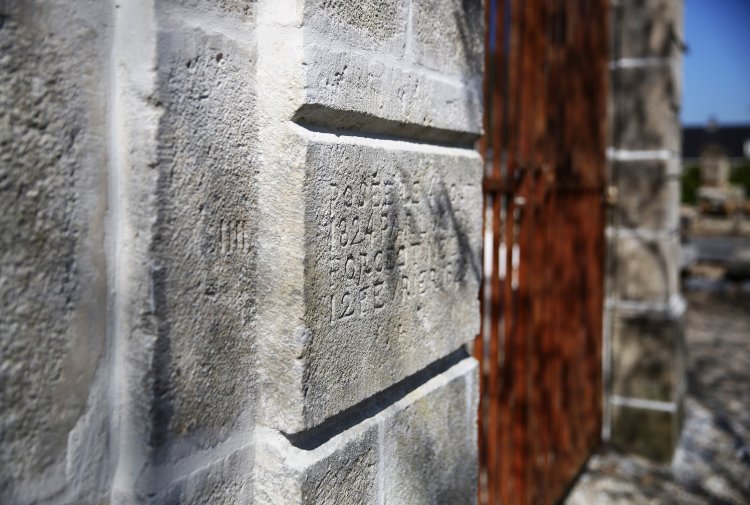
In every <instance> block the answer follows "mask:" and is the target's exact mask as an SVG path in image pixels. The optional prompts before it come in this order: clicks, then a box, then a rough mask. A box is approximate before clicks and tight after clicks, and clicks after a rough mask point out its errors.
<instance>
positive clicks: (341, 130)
mask: <svg viewBox="0 0 750 505" xmlns="http://www.w3.org/2000/svg"><path fill="white" fill-rule="evenodd" d="M292 121H294V122H295V123H297V124H298V125H300V126H302V127H304V128H306V129H308V130H311V131H315V132H321V133H333V134H338V135H353V136H364V137H369V138H375V139H383V140H396V141H402V142H412V143H421V144H430V145H437V146H443V147H458V148H463V149H474V142H475V141H476V140H477V139H478V138H479V137H480V135H479V133H470V132H462V131H456V130H446V129H442V128H434V127H432V126H425V125H420V124H417V123H404V122H401V121H396V120H393V119H386V118H382V117H378V116H374V115H372V114H367V113H364V112H359V111H353V110H341V109H334V108H331V107H328V106H326V105H321V104H315V103H308V104H304V105H302V106H301V107H300V108H299V109H297V112H295V114H294V117H293V118H292Z"/></svg>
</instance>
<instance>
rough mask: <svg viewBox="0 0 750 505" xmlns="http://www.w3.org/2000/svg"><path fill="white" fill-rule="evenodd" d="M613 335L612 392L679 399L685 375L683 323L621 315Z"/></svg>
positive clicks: (670, 319)
mask: <svg viewBox="0 0 750 505" xmlns="http://www.w3.org/2000/svg"><path fill="white" fill-rule="evenodd" d="M617 319H618V320H617V321H616V322H615V325H614V334H613V335H612V392H613V393H614V394H616V395H620V396H624V397H629V398H641V399H648V400H660V401H676V400H677V398H676V394H677V391H678V390H679V388H680V387H682V386H684V384H682V380H683V377H684V376H685V370H684V363H683V358H684V356H683V351H682V349H681V347H680V345H679V344H680V342H681V336H682V322H681V321H680V320H679V319H673V318H670V317H669V315H668V314H665V315H664V316H663V317H660V318H656V317H644V316H640V317H638V316H622V315H620V316H618V318H617Z"/></svg>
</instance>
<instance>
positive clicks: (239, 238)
mask: <svg viewBox="0 0 750 505" xmlns="http://www.w3.org/2000/svg"><path fill="white" fill-rule="evenodd" d="M249 247H250V240H249V238H248V235H247V221H244V220H241V219H222V220H221V222H220V223H219V251H220V252H221V254H241V253H246V252H248V249H249Z"/></svg>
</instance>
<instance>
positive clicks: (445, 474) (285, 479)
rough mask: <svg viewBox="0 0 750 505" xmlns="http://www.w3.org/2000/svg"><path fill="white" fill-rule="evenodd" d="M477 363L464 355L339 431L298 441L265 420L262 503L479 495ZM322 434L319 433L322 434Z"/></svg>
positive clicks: (463, 499)
mask: <svg viewBox="0 0 750 505" xmlns="http://www.w3.org/2000/svg"><path fill="white" fill-rule="evenodd" d="M476 374H477V365H476V361H475V360H474V359H473V358H466V359H464V360H462V361H459V362H458V363H456V364H455V365H453V366H452V367H450V368H448V369H447V370H446V371H444V372H442V373H441V374H438V375H437V376H435V377H433V378H431V379H430V380H428V381H427V382H426V383H424V384H422V385H421V386H419V387H417V388H416V389H413V390H411V389H409V388H410V386H409V385H408V384H406V385H404V388H405V389H406V391H404V392H400V391H393V392H392V394H395V395H397V398H398V397H400V398H398V399H397V400H396V401H395V402H394V403H389V400H388V397H386V398H384V399H381V401H382V402H383V403H385V405H386V406H385V407H379V406H378V404H373V405H368V406H367V407H365V408H366V409H367V410H368V411H367V415H366V417H364V419H363V420H361V422H359V423H357V424H355V425H353V426H352V427H351V428H348V429H346V430H345V431H343V432H341V433H338V434H336V435H335V436H333V437H332V438H329V439H325V438H323V439H322V440H317V439H316V438H315V436H313V440H311V441H306V440H304V439H303V440H302V441H299V442H298V443H297V445H298V446H304V447H306V446H307V445H308V444H310V443H312V444H313V447H307V448H300V447H298V446H295V445H292V444H291V443H290V442H289V440H288V439H286V438H285V437H284V436H283V435H281V434H280V433H279V432H277V431H275V430H271V429H268V428H260V429H259V430H258V431H257V432H256V435H255V437H256V440H257V441H258V443H259V447H258V454H257V456H256V459H257V460H258V461H263V462H264V464H263V465H259V466H258V467H257V469H256V476H255V480H256V482H257V483H258V494H257V499H258V502H259V503H269V504H286V503H300V504H316V505H317V504H332V505H333V504H339V503H352V504H363V505H364V504H370V503H409V504H412V503H413V504H420V503H425V504H428V503H429V504H432V503H446V504H454V503H455V504H458V503H461V504H464V503H466V504H469V503H475V501H476V493H477V491H476V485H477V461H476V457H475V452H476V430H475V429H474V426H475V425H476V412H477V402H478V398H477V390H476V388H475V385H476V380H477V377H476ZM316 440H317V441H316Z"/></svg>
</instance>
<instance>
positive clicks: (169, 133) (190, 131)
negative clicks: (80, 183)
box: [150, 16, 258, 464]
mask: <svg viewBox="0 0 750 505" xmlns="http://www.w3.org/2000/svg"><path fill="white" fill-rule="evenodd" d="M164 17H165V18H166V16H164ZM188 23H189V21H182V20H180V19H174V18H169V19H163V21H162V25H161V26H162V27H163V28H162V29H161V30H160V33H159V37H158V57H159V67H158V68H159V70H158V73H157V78H158V83H157V86H158V89H157V94H156V96H157V99H158V100H159V103H160V106H161V107H162V109H163V113H162V116H161V119H160V122H159V128H158V133H157V143H158V144H157V170H158V178H157V182H156V188H155V189H156V195H155V207H156V208H155V212H156V220H155V223H154V227H153V228H152V233H153V235H152V238H151V244H150V277H151V291H152V293H151V295H152V297H153V298H152V303H153V308H154V312H155V321H154V322H153V323H152V324H153V325H154V326H155V327H154V332H155V334H156V339H155V343H154V350H153V352H154V356H153V361H152V365H151V366H152V368H153V372H152V373H153V385H152V393H153V398H152V401H153V407H152V409H151V416H152V432H151V444H152V445H153V447H154V449H155V453H154V457H155V460H156V462H157V463H159V464H163V463H164V458H167V456H168V455H167V453H166V452H167V451H169V452H172V453H173V454H172V455H173V456H180V455H181V454H182V453H185V452H186V453H189V452H191V451H194V450H196V449H201V448H206V447H210V446H211V445H213V444H215V443H217V442H218V441H221V440H223V439H224V438H226V437H227V436H228V434H229V433H230V432H231V431H232V429H234V428H235V427H236V426H237V423H238V422H243V423H244V424H246V425H247V423H250V422H251V421H252V419H253V415H254V413H253V411H254V404H255V397H256V387H257V386H256V380H255V359H256V356H255V354H254V347H255V331H254V313H255V282H254V268H255V266H254V265H255V261H254V245H253V242H254V240H255V233H254V223H255V222H256V221H257V218H256V217H255V213H256V209H257V205H258V204H257V201H256V192H255V190H254V186H255V185H254V182H253V178H254V171H255V169H256V166H257V163H258V162H257V160H256V158H255V146H256V143H257V136H258V134H257V118H256V115H255V114H256V113H255V108H256V107H255V102H256V100H257V98H256V90H255V84H254V78H253V76H254V61H255V59H256V57H255V53H254V49H255V48H254V46H252V45H248V44H245V43H242V42H240V41H233V40H231V39H229V38H227V37H226V36H225V35H222V34H221V33H217V32H215V31H213V30H211V27H210V25H209V26H207V27H206V28H194V27H192V26H190V25H189V24H188ZM183 446H184V447H183Z"/></svg>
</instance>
